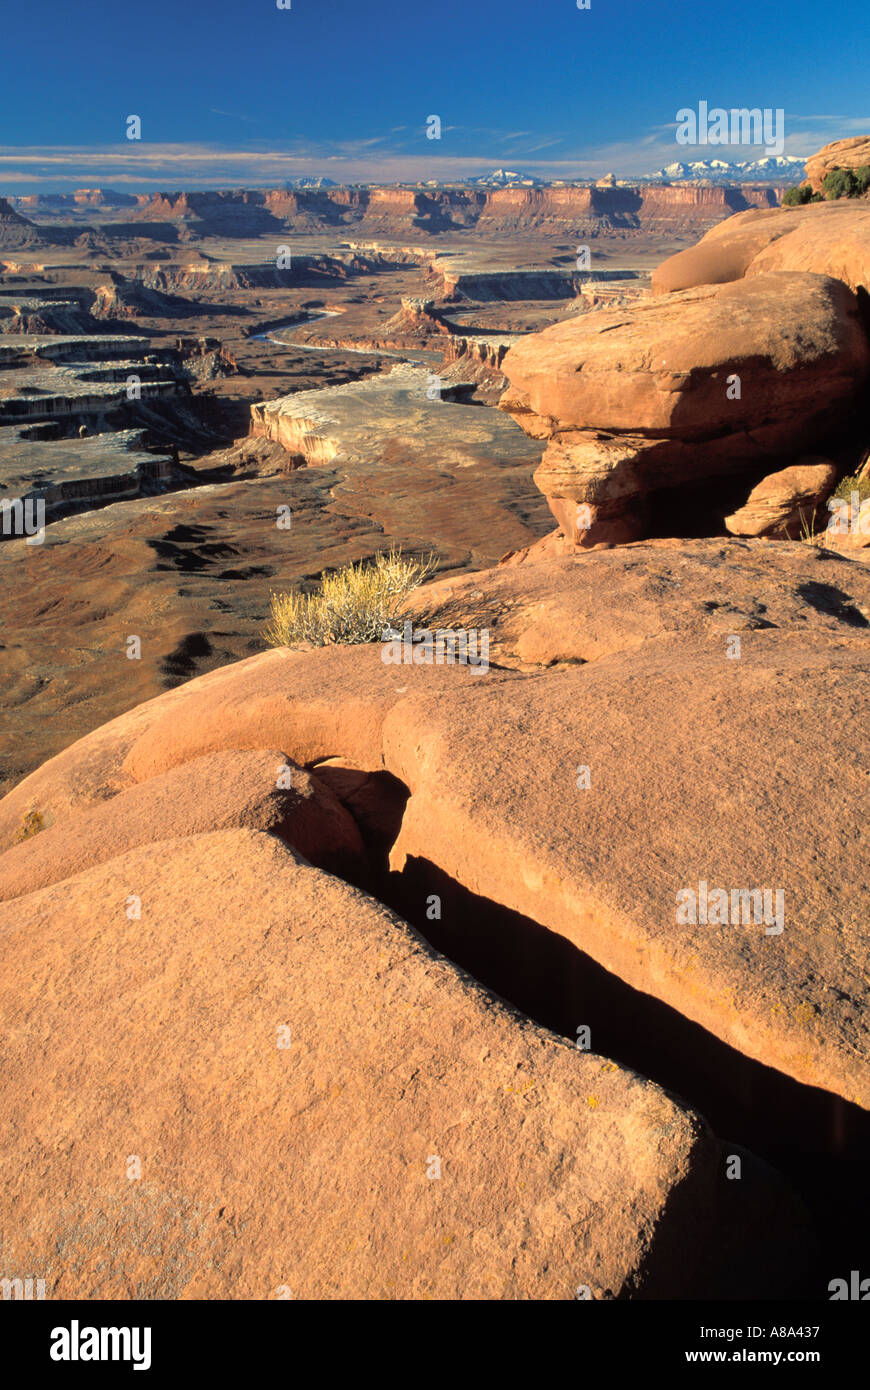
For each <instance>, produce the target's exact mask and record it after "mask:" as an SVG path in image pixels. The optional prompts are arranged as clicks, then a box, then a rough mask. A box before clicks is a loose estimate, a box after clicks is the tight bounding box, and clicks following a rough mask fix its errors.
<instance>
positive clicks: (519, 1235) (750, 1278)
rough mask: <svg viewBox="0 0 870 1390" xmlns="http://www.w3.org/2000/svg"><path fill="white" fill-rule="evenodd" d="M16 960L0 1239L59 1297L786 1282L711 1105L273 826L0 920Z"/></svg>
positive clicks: (447, 1293)
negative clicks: (663, 1081)
mask: <svg viewBox="0 0 870 1390" xmlns="http://www.w3.org/2000/svg"><path fill="white" fill-rule="evenodd" d="M0 941H2V950H3V954H4V968H3V971H2V984H0V1007H2V1009H3V1015H4V1018H5V1020H6V1043H5V1046H4V1065H3V1070H2V1076H0V1114H2V1119H3V1126H2V1132H3V1140H2V1152H3V1160H4V1161H3V1169H2V1171H3V1179H2V1204H3V1208H4V1211H5V1212H6V1213H7V1216H8V1214H9V1213H12V1212H14V1220H8V1219H7V1220H5V1221H4V1230H3V1236H2V1241H0V1248H2V1259H3V1268H4V1270H5V1271H6V1276H5V1277H8V1278H16V1277H19V1276H22V1277H24V1276H28V1277H33V1276H34V1274H35V1277H37V1278H42V1279H44V1280H45V1282H46V1285H47V1287H48V1290H49V1297H50V1298H53V1299H63V1298H75V1299H82V1298H84V1299H106V1298H114V1299H127V1298H144V1299H152V1298H161V1299H191V1298H200V1299H203V1298H217V1299H264V1298H279V1299H280V1298H286V1297H290V1298H297V1299H300V1298H302V1299H305V1298H312V1299H314V1298H317V1299H322V1298H366V1299H371V1298H387V1299H409V1298H413V1299H426V1298H450V1299H469V1298H486V1299H492V1298H495V1299H498V1298H508V1299H573V1298H576V1297H586V1298H589V1297H591V1298H594V1299H610V1298H614V1297H617V1296H623V1297H625V1296H635V1297H698V1296H699V1294H701V1295H703V1294H704V1293H706V1292H708V1291H709V1290H711V1289H714V1290H716V1289H718V1287H719V1286H720V1285H724V1286H725V1287H727V1288H728V1289H730V1290H733V1289H735V1288H737V1289H740V1290H741V1291H748V1292H749V1293H766V1292H768V1291H769V1289H770V1287H771V1282H772V1283H773V1285H774V1287H779V1288H781V1287H783V1286H784V1285H787V1282H788V1279H789V1275H790V1269H789V1264H790V1262H793V1261H795V1259H796V1258H797V1256H798V1253H799V1252H798V1249H797V1248H796V1241H795V1239H794V1235H793V1231H794V1228H795V1224H796V1223H797V1225H798V1226H799V1225H800V1210H799V1208H798V1207H797V1205H796V1203H795V1202H794V1201H793V1200H792V1199H790V1198H789V1197H788V1196H787V1195H786V1193H785V1192H784V1191H783V1188H782V1186H781V1184H779V1183H778V1182H777V1181H776V1180H775V1178H774V1177H773V1175H772V1174H770V1172H769V1170H765V1169H764V1168H763V1167H761V1166H759V1165H755V1166H752V1165H751V1162H750V1160H749V1158H748V1156H744V1157H745V1159H746V1163H747V1167H746V1171H745V1175H744V1181H742V1182H741V1183H738V1184H735V1183H729V1182H728V1181H727V1180H726V1177H725V1168H726V1165H725V1154H724V1152H723V1150H722V1148H721V1146H720V1145H719V1144H717V1142H716V1141H715V1139H714V1138H713V1136H712V1135H711V1133H710V1132H709V1130H708V1129H707V1128H706V1127H705V1125H704V1124H703V1122H702V1121H701V1120H700V1119H699V1118H698V1117H697V1116H696V1115H694V1114H692V1113H691V1112H689V1111H687V1110H686V1109H685V1108H683V1107H681V1105H680V1104H679V1103H678V1102H677V1101H675V1100H674V1099H673V1098H671V1097H670V1096H669V1095H667V1094H666V1093H665V1092H664V1091H662V1090H661V1089H660V1088H659V1087H657V1086H655V1085H652V1084H650V1083H649V1082H645V1081H643V1080H642V1079H641V1078H639V1077H638V1076H636V1075H634V1074H633V1073H631V1072H629V1071H626V1070H624V1069H621V1068H619V1067H617V1066H616V1065H615V1064H614V1063H612V1062H609V1061H607V1060H606V1059H604V1058H602V1057H599V1056H596V1055H595V1054H593V1053H590V1052H581V1051H578V1050H577V1049H576V1048H574V1047H572V1046H570V1045H568V1044H566V1043H565V1042H564V1041H561V1040H559V1039H557V1038H555V1037H554V1036H553V1035H552V1034H549V1033H547V1032H546V1031H545V1030H543V1029H542V1028H540V1027H536V1026H535V1025H534V1024H531V1023H529V1022H528V1021H525V1022H523V1021H520V1020H519V1019H517V1017H516V1016H515V1015H513V1014H511V1013H510V1012H509V1011H508V1010H507V1009H505V1008H504V1007H503V1006H501V1005H500V1004H499V1003H497V1002H496V1001H495V1000H494V999H493V998H492V997H491V996H490V995H488V994H486V993H485V992H484V991H483V990H482V989H481V988H480V987H479V986H476V985H475V984H474V983H472V982H471V981H470V980H469V979H468V978H467V977H464V976H463V975H462V974H461V972H459V971H458V970H457V969H456V968H455V967H454V966H452V965H450V964H449V963H448V962H446V961H445V960H443V959H442V958H438V957H436V956H434V955H433V953H432V952H431V951H430V950H429V949H428V948H427V947H426V946H425V944H424V943H423V942H422V941H421V940H420V939H419V938H418V937H417V936H416V935H415V933H413V932H412V931H411V930H410V929H409V928H407V927H406V926H405V925H404V924H403V923H402V922H401V921H399V920H398V919H396V918H395V917H394V916H393V915H392V914H391V913H389V912H387V911H385V910H384V909H382V908H381V907H379V906H378V905H377V904H376V903H374V902H373V901H372V900H371V899H369V898H367V897H365V895H363V894H362V893H360V892H358V891H356V890H354V889H352V888H350V887H348V886H346V885H345V884H343V883H341V882H339V881H338V880H337V879H334V878H331V877H329V876H327V875H325V874H322V873H320V872H318V871H317V870H315V869H313V868H311V867H310V866H309V865H307V864H306V863H305V862H304V861H301V860H299V859H297V857H296V856H295V855H294V854H293V853H292V851H290V850H288V849H287V848H286V847H285V846H284V845H282V844H281V842H280V841H279V840H277V839H275V838H274V837H272V836H270V835H267V834H264V833H262V832H259V831H255V830H248V829H237V830H225V831H221V832H217V833H212V834H194V835H190V836H187V837H185V838H181V839H179V838H175V839H169V840H162V841H160V842H159V843H157V844H156V845H148V846H147V847H145V848H141V849H135V850H130V851H128V852H126V853H122V854H119V855H118V856H117V857H115V858H113V859H111V860H110V861H109V862H107V863H105V864H103V865H101V866H99V867H96V868H93V869H90V870H87V871H85V872H82V873H80V874H78V875H76V876H75V877H73V878H67V879H65V880H64V881H63V882H62V883H58V884H55V885H54V886H51V887H46V888H44V889H42V890H41V891H39V892H35V893H31V894H29V895H27V896H25V897H21V898H18V899H16V900H15V901H14V902H12V903H9V904H4V905H2V906H0ZM732 1147H733V1146H732ZM735 1188H740V1189H742V1190H741V1192H740V1201H739V1202H737V1201H736V1197H735V1195H734V1190H735ZM735 1208H737V1209H739V1219H740V1225H741V1230H740V1234H739V1235H737V1236H736V1238H735V1231H736V1221H735V1217H736V1216H738V1211H737V1210H736V1209H735ZM762 1212H763V1213H764V1217H765V1220H764V1222H763V1223H762V1221H761V1215H762ZM677 1213H678V1214H677ZM762 1228H763V1231H764V1239H763V1241H762V1239H761V1238H760V1234H759V1232H760V1231H761V1229H762ZM688 1232H691V1239H688V1238H687V1236H688ZM711 1252H715V1258H712V1256H711ZM766 1252H771V1253H772V1256H773V1258H772V1259H771V1258H770V1255H769V1254H768V1253H766ZM793 1268H794V1265H793V1263H792V1269H793ZM714 1271H715V1272H714Z"/></svg>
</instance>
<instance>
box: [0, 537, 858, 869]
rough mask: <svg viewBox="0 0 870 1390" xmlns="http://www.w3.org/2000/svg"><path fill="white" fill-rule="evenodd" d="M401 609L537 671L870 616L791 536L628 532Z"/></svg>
mask: <svg viewBox="0 0 870 1390" xmlns="http://www.w3.org/2000/svg"><path fill="white" fill-rule="evenodd" d="M868 530H870V523H868ZM542 545H543V543H542ZM409 611H410V612H411V614H412V615H413V614H416V615H417V621H418V622H421V621H423V620H424V619H425V621H427V622H430V623H432V624H437V625H439V626H445V627H453V628H458V627H464V628H467V629H478V630H480V629H485V630H486V631H487V632H488V633H489V645H490V656H491V659H492V660H493V661H494V662H496V663H497V664H498V665H499V666H500V667H512V668H518V669H520V670H535V669H538V670H539V669H540V668H541V667H542V666H544V667H546V666H554V665H559V664H569V663H578V662H590V661H597V660H599V659H600V658H601V657H606V656H613V655H615V654H616V653H618V652H627V651H631V650H633V649H635V648H638V647H641V646H643V645H644V644H645V643H649V642H651V641H654V640H655V639H658V638H662V637H668V636H680V637H691V638H692V639H700V640H704V641H706V640H709V639H711V638H716V637H718V638H719V639H720V640H722V641H723V642H724V640H725V637H726V635H728V634H731V633H740V632H753V631H758V630H761V629H765V628H780V629H787V630H790V631H792V632H793V633H795V634H798V635H800V636H802V635H803V634H820V633H827V634H828V635H829V636H831V637H834V636H837V635H841V634H842V633H843V632H844V630H849V628H855V627H860V626H861V625H862V624H863V623H865V622H866V623H868V624H870V575H868V574H867V573H866V571H865V570H864V569H863V568H862V567H860V566H856V565H850V564H848V563H847V562H846V561H845V560H842V559H840V558H839V557H837V556H835V555H833V554H831V553H830V551H826V550H819V549H815V548H813V547H812V546H808V545H804V544H801V543H798V542H770V541H766V540H756V539H746V540H743V539H741V540H738V539H734V538H733V537H723V538H722V539H717V538H712V539H709V540H678V539H670V540H659V541H637V542H634V543H633V544H630V545H624V546H615V547H614V548H613V549H612V550H596V551H587V550H581V551H577V552H575V553H574V554H573V555H571V556H564V555H552V554H550V553H549V552H548V551H544V550H542V551H541V553H540V555H538V554H537V553H532V554H529V555H527V556H526V557H525V558H520V557H516V559H514V560H512V561H509V562H507V563H506V564H502V565H498V566H496V568H495V569H491V570H483V571H478V572H477V573H475V574H468V575H465V574H462V575H454V576H450V577H448V578H446V579H441V580H436V581H434V582H433V583H430V584H426V585H425V586H424V587H423V588H422V589H420V590H419V591H418V592H417V593H416V594H414V595H412V597H411V602H410V604H409ZM492 674H493V673H490V676H491V675H492ZM490 676H487V680H489V679H490ZM319 772H320V769H318V773H319ZM0 805H2V803H0ZM0 862H2V861H0Z"/></svg>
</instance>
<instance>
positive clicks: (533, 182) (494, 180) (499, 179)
mask: <svg viewBox="0 0 870 1390" xmlns="http://www.w3.org/2000/svg"><path fill="white" fill-rule="evenodd" d="M462 182H463V183H465V184H468V185H469V186H470V187H472V188H536V187H537V186H538V184H540V183H541V182H542V180H541V179H536V178H535V177H534V176H533V175H532V174H518V173H517V172H516V171H515V170H513V169H493V171H492V173H491V174H481V175H480V176H479V177H478V178H476V179H463V180H462Z"/></svg>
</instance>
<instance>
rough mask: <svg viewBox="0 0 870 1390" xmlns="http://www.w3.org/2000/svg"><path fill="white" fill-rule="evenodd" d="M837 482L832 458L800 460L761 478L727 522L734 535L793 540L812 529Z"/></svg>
mask: <svg viewBox="0 0 870 1390" xmlns="http://www.w3.org/2000/svg"><path fill="white" fill-rule="evenodd" d="M836 483H837V468H836V465H835V464H833V463H831V462H830V460H829V459H801V460H800V461H799V462H798V463H796V464H794V465H793V466H792V467H791V468H781V469H779V470H778V471H777V472H776V473H769V474H768V476H767V477H766V478H762V480H761V482H760V483H758V484H757V485H756V486H755V487H754V488H753V489H752V491H751V492H750V494H749V496H748V497H747V499H746V501H745V503H744V504H743V506H742V507H741V508H740V509H739V510H738V511H736V512H734V513H733V514H732V515H731V516H726V518H725V525H726V527H727V528H728V530H729V531H730V532H731V534H732V536H778V537H781V538H788V539H791V540H795V539H797V538H798V537H799V536H800V535H801V534H802V533H803V532H806V531H809V530H811V529H812V528H813V526H814V524H815V521H816V518H817V517H818V516H819V514H820V512H821V511H822V509H823V506H824V503H825V502H826V501H827V499H828V497H829V496H830V494H831V493H832V492H833V490H834V487H835V486H836Z"/></svg>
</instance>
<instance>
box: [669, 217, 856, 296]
mask: <svg viewBox="0 0 870 1390" xmlns="http://www.w3.org/2000/svg"><path fill="white" fill-rule="evenodd" d="M775 270H791V271H803V272H808V273H811V274H814V275H831V276H833V277H834V278H835V279H837V280H842V281H843V282H844V283H845V284H847V285H848V286H849V288H850V289H853V290H858V289H863V290H868V289H870V205H868V203H867V202H865V201H863V200H861V201H857V202H855V201H852V200H850V199H846V200H838V201H836V202H830V203H816V204H810V205H808V206H805V207H797V208H768V209H763V210H755V209H754V210H752V211H749V212H741V213H738V214H737V215H736V216H735V217H729V218H728V219H727V220H726V221H725V222H720V223H719V225H718V226H716V227H714V228H712V230H711V231H709V232H707V233H706V234H705V235H704V236H703V237H702V238H701V240H700V241H699V242H698V243H697V245H696V246H690V247H688V248H687V249H686V250H685V251H678V252H677V254H676V255H674V256H670V257H669V258H668V259H667V260H666V261H663V262H662V264H661V265H660V266H659V267H658V268H657V269H656V270H654V271H653V274H652V292H653V294H654V295H655V294H667V293H671V292H673V291H674V290H686V289H691V288H694V287H695V286H697V285H714V284H717V285H718V284H724V283H726V282H729V281H732V280H740V279H742V278H743V277H744V276H748V277H752V276H754V275H765V274H768V273H769V272H770V271H775Z"/></svg>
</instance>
